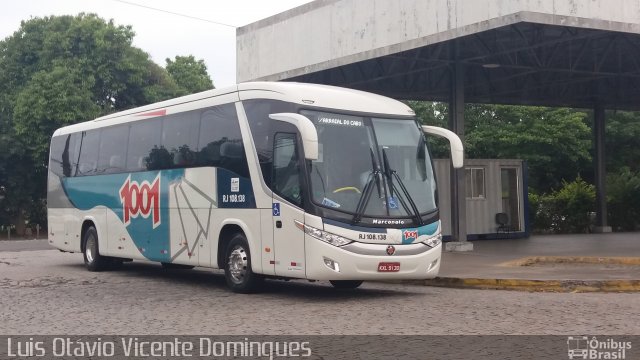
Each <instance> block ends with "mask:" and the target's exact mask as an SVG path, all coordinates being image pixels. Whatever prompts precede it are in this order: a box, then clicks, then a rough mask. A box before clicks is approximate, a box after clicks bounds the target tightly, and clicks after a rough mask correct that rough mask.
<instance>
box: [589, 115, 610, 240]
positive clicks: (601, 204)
mask: <svg viewBox="0 0 640 360" xmlns="http://www.w3.org/2000/svg"><path fill="white" fill-rule="evenodd" d="M604 125H605V109H604V107H603V106H602V105H601V104H597V105H596V106H595V108H594V109H593V139H594V147H595V151H594V152H595V157H594V159H593V165H594V169H595V183H596V184H595V185H596V226H595V227H594V229H593V232H596V233H607V232H611V227H610V226H608V225H607V187H606V178H607V169H606V163H605V144H604V136H605V134H604V132H605V126H604Z"/></svg>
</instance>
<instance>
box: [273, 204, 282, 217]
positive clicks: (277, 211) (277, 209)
mask: <svg viewBox="0 0 640 360" xmlns="http://www.w3.org/2000/svg"><path fill="white" fill-rule="evenodd" d="M273 216H280V203H273Z"/></svg>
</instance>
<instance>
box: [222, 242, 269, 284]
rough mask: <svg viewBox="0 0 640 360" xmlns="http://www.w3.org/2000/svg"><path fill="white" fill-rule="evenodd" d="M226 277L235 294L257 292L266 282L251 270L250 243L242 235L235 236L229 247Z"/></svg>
mask: <svg viewBox="0 0 640 360" xmlns="http://www.w3.org/2000/svg"><path fill="white" fill-rule="evenodd" d="M224 277H225V279H226V280H227V285H228V286H229V288H230V289H231V290H232V291H233V292H237V293H243V294H248V293H252V292H255V291H257V290H258V289H259V287H260V285H261V284H262V281H263V280H264V279H263V277H262V276H260V275H259V274H256V273H254V272H253V271H252V270H251V252H250V251H249V243H248V242H247V239H246V238H245V236H244V235H242V234H235V235H234V236H233V238H232V239H231V241H230V242H229V245H227V251H226V255H225V264H224Z"/></svg>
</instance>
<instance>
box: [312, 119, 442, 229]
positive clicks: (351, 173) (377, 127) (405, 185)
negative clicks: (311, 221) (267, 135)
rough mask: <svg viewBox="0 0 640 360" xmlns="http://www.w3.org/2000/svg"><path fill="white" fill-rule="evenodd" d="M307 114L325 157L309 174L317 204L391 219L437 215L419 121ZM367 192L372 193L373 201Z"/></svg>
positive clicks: (432, 182)
mask: <svg viewBox="0 0 640 360" xmlns="http://www.w3.org/2000/svg"><path fill="white" fill-rule="evenodd" d="M301 113H302V114H303V115H305V116H306V117H308V118H309V119H310V120H311V121H312V122H313V123H314V124H315V126H316V128H317V131H318V143H319V156H318V159H317V160H314V161H311V165H310V166H309V167H308V168H307V170H308V172H309V179H310V183H311V197H312V200H313V202H314V203H316V204H317V205H319V206H323V207H326V208H331V209H333V210H337V211H342V212H346V213H350V214H358V215H359V216H365V217H385V218H387V217H389V218H394V217H398V218H406V217H416V216H419V214H425V213H429V212H432V211H434V210H435V209H436V201H435V190H436V189H435V176H434V173H433V169H432V166H431V159H430V157H429V152H428V151H427V148H426V144H425V141H424V136H423V134H422V132H421V131H420V129H419V128H418V126H417V124H416V122H415V120H413V119H390V118H378V117H366V116H353V115H345V114H337V113H327V112H317V111H302V112H301ZM394 172H395V173H394ZM367 187H371V188H372V189H371V195H370V197H369V198H367V197H366V196H365V190H366V188H367ZM356 222H357V220H356Z"/></svg>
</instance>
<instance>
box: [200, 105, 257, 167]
mask: <svg viewBox="0 0 640 360" xmlns="http://www.w3.org/2000/svg"><path fill="white" fill-rule="evenodd" d="M197 164H198V166H215V167H220V168H224V169H227V170H229V171H232V172H234V173H236V174H238V175H240V176H243V177H249V165H248V164H247V156H246V154H245V152H244V143H243V141H242V133H241V132H240V124H239V123H238V116H237V114H236V109H235V105H233V104H227V105H222V106H216V107H213V108H210V109H207V111H205V112H204V113H203V114H202V117H201V123H200V136H199V139H198V155H197Z"/></svg>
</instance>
